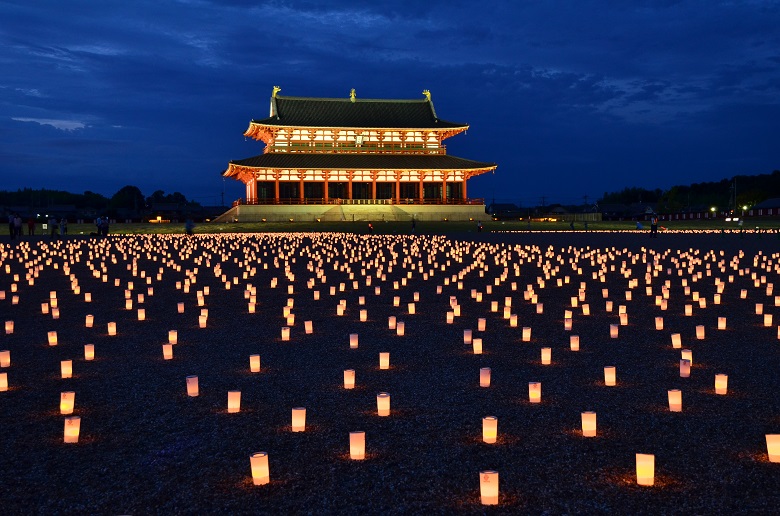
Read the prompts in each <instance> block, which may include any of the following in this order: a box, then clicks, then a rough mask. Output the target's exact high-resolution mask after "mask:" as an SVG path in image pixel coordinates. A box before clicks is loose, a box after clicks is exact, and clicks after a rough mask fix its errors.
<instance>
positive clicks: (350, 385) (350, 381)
mask: <svg viewBox="0 0 780 516" xmlns="http://www.w3.org/2000/svg"><path fill="white" fill-rule="evenodd" d="M344 388H345V389H354V388H355V370H354V369H345V370H344Z"/></svg>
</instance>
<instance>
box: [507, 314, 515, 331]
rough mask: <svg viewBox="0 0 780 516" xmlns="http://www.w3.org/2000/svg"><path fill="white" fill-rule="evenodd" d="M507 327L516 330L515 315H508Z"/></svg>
mask: <svg viewBox="0 0 780 516" xmlns="http://www.w3.org/2000/svg"><path fill="white" fill-rule="evenodd" d="M509 326H510V327H511V328H517V314H509Z"/></svg>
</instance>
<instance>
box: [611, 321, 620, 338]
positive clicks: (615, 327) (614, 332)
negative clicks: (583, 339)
mask: <svg viewBox="0 0 780 516" xmlns="http://www.w3.org/2000/svg"><path fill="white" fill-rule="evenodd" d="M609 336H610V337H611V338H613V339H616V338H618V325H617V324H610V325H609Z"/></svg>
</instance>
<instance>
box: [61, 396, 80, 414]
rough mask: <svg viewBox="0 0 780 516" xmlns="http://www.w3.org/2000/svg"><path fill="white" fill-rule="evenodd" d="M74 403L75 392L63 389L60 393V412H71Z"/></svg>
mask: <svg viewBox="0 0 780 516" xmlns="http://www.w3.org/2000/svg"><path fill="white" fill-rule="evenodd" d="M75 403H76V393H75V392H73V391H63V392H61V393H60V414H62V415H64V416H67V415H70V414H73V406H74V405H75Z"/></svg>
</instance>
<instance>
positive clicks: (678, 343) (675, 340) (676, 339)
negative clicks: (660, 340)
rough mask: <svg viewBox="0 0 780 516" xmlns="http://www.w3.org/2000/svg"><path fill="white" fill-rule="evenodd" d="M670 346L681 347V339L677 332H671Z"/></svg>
mask: <svg viewBox="0 0 780 516" xmlns="http://www.w3.org/2000/svg"><path fill="white" fill-rule="evenodd" d="M672 347H673V348H674V349H680V348H682V340H681V339H680V334H679V333H672Z"/></svg>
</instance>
